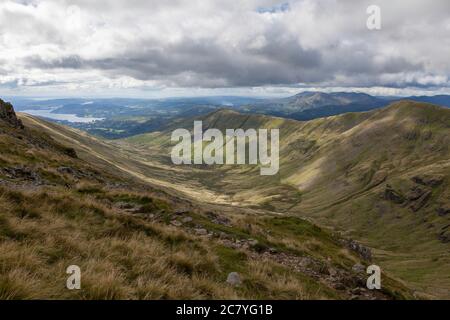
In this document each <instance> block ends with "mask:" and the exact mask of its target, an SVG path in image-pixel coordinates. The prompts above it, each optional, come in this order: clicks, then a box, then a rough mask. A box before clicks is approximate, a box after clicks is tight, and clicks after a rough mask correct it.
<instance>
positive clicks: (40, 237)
mask: <svg viewBox="0 0 450 320" xmlns="http://www.w3.org/2000/svg"><path fill="white" fill-rule="evenodd" d="M328 98H330V99H332V100H333V101H335V103H338V102H340V103H343V104H347V105H349V104H351V103H349V101H350V100H352V99H353V98H349V97H347V98H345V97H342V96H339V95H334V96H333V95H332V96H330V97H329V96H326V97H322V96H320V95H319V96H315V95H311V94H304V96H301V97H297V98H295V99H294V98H292V99H285V101H284V103H286V104H289V103H290V104H291V107H292V109H293V110H294V109H295V110H296V111H295V112H299V111H300V110H301V108H306V109H303V110H308V109H307V108H308V103H307V101H315V102H314V103H317V104H318V105H321V104H322V107H323V106H326V105H328V102H327V101H330V100H328ZM358 99H362V100H364V99H368V100H367V101H372V99H371V98H370V97H365V96H358ZM258 103H259V102H258ZM314 103H313V104H314ZM319 108H320V107H319ZM2 109H3V110H4V112H0V116H1V118H2V119H1V120H0V129H1V130H0V134H1V140H0V149H1V151H2V153H1V156H0V164H1V168H0V169H1V171H0V206H1V209H2V210H1V212H2V214H1V219H0V238H1V239H2V241H1V242H0V252H1V255H2V257H5V259H3V261H4V262H2V268H1V269H0V270H1V273H0V295H1V296H2V297H12V298H36V297H38V298H42V297H50V298H61V297H71V298H101V299H103V298H107V299H114V298H277V299H280V298H281V299H283V298H300V299H317V298H325V299H411V298H436V297H439V298H448V297H449V296H448V292H450V291H449V288H450V279H449V278H448V272H447V271H448V265H449V264H450V260H449V259H450V257H449V255H448V248H449V241H450V235H449V232H450V230H449V226H450V223H449V219H450V216H449V213H450V207H449V205H450V194H449V190H450V188H449V183H450V150H449V146H450V141H449V137H450V135H449V130H450V110H448V109H446V108H443V107H439V106H436V105H431V104H427V103H421V102H413V101H399V102H394V103H392V104H390V105H388V106H386V107H382V108H377V109H376V110H371V111H368V112H355V113H345V114H341V115H336V116H331V117H326V118H319V119H315V120H311V121H298V120H293V119H287V118H281V117H273V116H267V115H260V114H254V113H252V114H249V113H248V112H249V111H248V110H247V111H246V112H244V113H243V112H238V111H236V110H234V109H233V110H231V109H224V108H223V107H222V108H215V109H214V110H212V112H209V113H207V114H201V115H193V116H191V115H185V116H183V117H180V118H173V119H172V121H171V122H170V123H169V124H166V125H165V127H164V128H161V130H158V131H154V132H148V133H143V134H139V135H134V136H131V137H127V138H123V139H115V140H106V139H103V138H99V137H94V136H92V135H90V134H88V133H86V132H83V131H80V130H78V129H76V128H71V127H68V126H64V125H61V124H58V123H54V122H48V121H46V120H44V119H40V118H36V117H34V116H30V115H27V114H19V116H18V117H16V116H15V114H14V112H13V111H12V110H13V109H12V106H11V105H8V104H5V103H3V102H1V103H0V110H2ZM194 120H202V121H203V125H204V128H205V129H206V128H217V129H219V130H221V131H224V130H225V129H230V128H243V129H248V128H268V129H270V128H279V129H280V172H279V174H278V175H276V176H261V175H259V168H258V167H255V166H250V165H242V166H217V165H215V166H205V165H191V166H175V165H173V164H172V162H171V160H170V149H171V147H172V146H173V142H171V141H170V136H171V132H172V130H173V129H174V128H186V129H188V130H192V125H193V121H194ZM37 202H39V203H40V204H41V205H40V206H39V207H36V206H35V205H34V204H35V203H37ZM187 252H189V254H187ZM74 261H76V262H77V263H79V264H80V265H81V266H82V269H83V270H86V272H87V274H86V281H87V284H86V290H84V291H82V292H79V293H71V292H68V291H64V290H62V289H61V288H62V287H61V285H60V282H61V281H63V279H64V276H65V272H64V267H65V266H66V265H68V264H73V263H74ZM368 264H377V265H380V266H381V268H382V270H383V290H381V291H380V292H373V291H370V290H367V289H366V288H365V283H364V276H365V275H364V269H365V266H367V265H368ZM231 272H237V273H238V274H239V275H240V278H241V280H242V281H241V283H239V284H237V285H235V284H230V283H227V282H226V280H227V276H228V275H229V274H230V273H231ZM49 275H54V276H49ZM255 288H258V290H255Z"/></svg>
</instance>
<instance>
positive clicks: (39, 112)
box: [20, 109, 104, 123]
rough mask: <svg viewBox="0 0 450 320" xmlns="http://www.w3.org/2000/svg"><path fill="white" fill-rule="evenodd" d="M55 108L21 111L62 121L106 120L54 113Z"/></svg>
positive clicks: (86, 121)
mask: <svg viewBox="0 0 450 320" xmlns="http://www.w3.org/2000/svg"><path fill="white" fill-rule="evenodd" d="M53 110H55V109H44V110H22V111H20V112H23V113H28V114H29V115H32V116H38V117H43V118H48V119H53V120H60V121H68V122H72V123H73V122H79V123H80V122H81V123H90V122H94V121H100V120H104V118H92V117H79V116H77V115H75V114H59V113H52V111H53Z"/></svg>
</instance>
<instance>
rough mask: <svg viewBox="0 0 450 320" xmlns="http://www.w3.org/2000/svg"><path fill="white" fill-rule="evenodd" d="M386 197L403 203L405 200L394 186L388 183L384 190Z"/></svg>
mask: <svg viewBox="0 0 450 320" xmlns="http://www.w3.org/2000/svg"><path fill="white" fill-rule="evenodd" d="M384 199H386V200H389V201H392V202H395V203H398V204H401V203H403V202H404V201H405V199H404V198H403V196H402V195H401V194H400V193H399V192H398V191H396V190H394V188H392V186H391V185H389V184H387V185H386V188H385V190H384Z"/></svg>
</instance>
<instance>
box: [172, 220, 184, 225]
mask: <svg viewBox="0 0 450 320" xmlns="http://www.w3.org/2000/svg"><path fill="white" fill-rule="evenodd" d="M170 224H171V225H173V226H175V227H181V226H182V225H183V224H182V223H181V222H180V221H177V220H172V221H170Z"/></svg>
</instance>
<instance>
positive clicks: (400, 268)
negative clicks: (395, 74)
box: [121, 101, 450, 297]
mask: <svg viewBox="0 0 450 320" xmlns="http://www.w3.org/2000/svg"><path fill="white" fill-rule="evenodd" d="M200 119H201V120H203V123H204V125H203V126H204V128H208V127H214V128H219V129H222V130H224V129H225V128H237V127H239V128H244V129H247V128H280V139H281V141H280V157H281V159H280V172H279V175H277V176H266V177H264V176H260V175H259V170H258V168H255V167H249V166H220V167H218V166H216V167H202V166H191V167H189V166H181V167H177V168H176V177H177V179H178V180H177V181H178V182H177V183H180V177H183V178H184V180H185V181H186V182H185V183H187V184H189V183H191V182H192V181H198V184H200V185H202V186H204V188H205V189H206V190H208V191H213V192H216V193H219V192H220V191H222V192H223V195H222V198H220V200H224V199H226V200H227V201H229V202H230V203H233V204H239V205H247V206H251V207H254V206H258V207H262V208H265V209H268V210H272V211H275V212H280V213H285V214H293V215H296V216H302V217H308V218H311V219H313V221H315V222H317V223H319V224H320V225H323V226H327V227H329V228H332V229H333V230H335V231H339V232H341V233H342V234H344V235H347V236H351V237H355V238H356V239H359V240H360V241H363V242H364V243H365V244H367V245H369V246H370V247H372V248H374V251H375V253H376V257H378V258H379V261H380V263H381V262H382V263H383V265H384V266H385V267H386V268H388V269H389V270H392V271H393V272H395V273H396V274H397V275H398V276H400V277H402V279H405V280H407V281H409V282H410V283H411V284H412V285H413V286H415V287H416V288H417V290H419V291H420V292H426V293H429V294H431V295H436V296H445V297H448V292H450V291H449V288H450V276H449V274H450V273H449V272H448V271H449V269H448V265H450V264H449V256H448V249H449V232H450V231H449V215H448V212H449V205H450V191H449V190H450V188H449V176H450V167H449V166H450V150H449V146H450V141H449V140H450V135H449V133H450V110H448V109H445V108H441V107H438V106H434V105H429V104H423V103H416V102H412V101H402V102H398V103H395V104H392V105H390V106H388V107H386V108H383V109H380V110H376V111H372V112H366V113H348V114H344V115H340V116H334V117H329V118H323V119H317V120H313V121H308V122H297V121H292V120H285V119H280V118H272V117H266V116H259V115H245V114H239V113H236V112H233V111H229V110H220V111H217V112H215V113H212V114H210V115H208V116H206V117H203V118H200ZM192 125H193V121H192V120H189V121H185V122H181V123H177V124H176V125H175V126H174V127H177V126H178V127H185V128H192ZM169 139H170V130H168V131H165V132H162V133H151V134H146V135H140V136H136V137H132V138H129V139H127V140H126V142H122V144H121V148H122V149H123V150H124V152H126V153H127V154H128V155H130V156H132V154H136V153H139V154H140V155H141V156H142V155H147V158H148V159H159V160H160V162H161V163H165V164H167V165H168V164H169V163H170V158H169V154H170V147H171V144H170V140H169ZM174 170H175V169H174Z"/></svg>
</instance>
